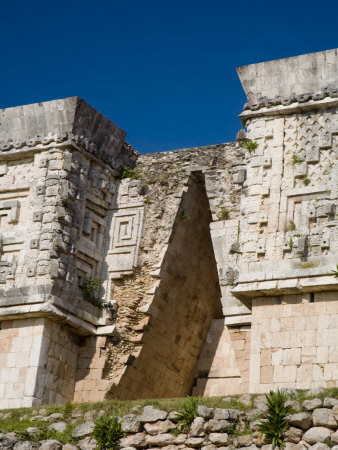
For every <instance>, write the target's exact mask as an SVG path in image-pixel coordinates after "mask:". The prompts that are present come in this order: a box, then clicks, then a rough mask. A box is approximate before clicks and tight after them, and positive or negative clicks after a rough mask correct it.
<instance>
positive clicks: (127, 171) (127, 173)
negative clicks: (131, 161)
mask: <svg viewBox="0 0 338 450" xmlns="http://www.w3.org/2000/svg"><path fill="white" fill-rule="evenodd" d="M120 178H121V180H123V179H124V178H132V179H134V180H137V179H138V178H139V175H137V174H136V173H135V172H134V170H133V169H132V168H131V167H128V166H123V169H122V172H121V175H120Z"/></svg>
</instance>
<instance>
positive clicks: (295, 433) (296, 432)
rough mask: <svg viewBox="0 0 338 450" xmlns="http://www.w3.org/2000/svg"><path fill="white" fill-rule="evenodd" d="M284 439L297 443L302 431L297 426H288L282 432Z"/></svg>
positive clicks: (300, 438)
mask: <svg viewBox="0 0 338 450" xmlns="http://www.w3.org/2000/svg"><path fill="white" fill-rule="evenodd" d="M284 436H285V439H286V440H287V441H288V442H292V443H294V444H298V442H300V441H301V440H302V436H303V431H302V430H300V429H299V428H295V427H290V428H289V429H288V430H287V431H286V432H285V433H284Z"/></svg>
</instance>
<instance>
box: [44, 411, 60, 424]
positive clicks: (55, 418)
mask: <svg viewBox="0 0 338 450" xmlns="http://www.w3.org/2000/svg"><path fill="white" fill-rule="evenodd" d="M46 419H47V420H48V421H49V422H51V421H53V420H58V419H63V414H61V413H53V414H50V415H49V416H47V417H46Z"/></svg>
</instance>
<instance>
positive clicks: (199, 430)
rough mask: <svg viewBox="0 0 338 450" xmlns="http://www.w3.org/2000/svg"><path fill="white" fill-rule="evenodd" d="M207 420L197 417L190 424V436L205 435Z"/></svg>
mask: <svg viewBox="0 0 338 450" xmlns="http://www.w3.org/2000/svg"><path fill="white" fill-rule="evenodd" d="M204 425H205V420H204V419H203V417H196V419H194V421H193V422H192V424H191V425H190V433H189V434H190V436H204V434H205V433H204Z"/></svg>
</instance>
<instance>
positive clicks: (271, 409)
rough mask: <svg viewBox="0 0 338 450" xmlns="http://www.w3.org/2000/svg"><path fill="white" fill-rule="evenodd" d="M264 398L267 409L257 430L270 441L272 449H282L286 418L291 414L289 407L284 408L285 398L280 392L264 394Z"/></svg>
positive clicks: (286, 424)
mask: <svg viewBox="0 0 338 450" xmlns="http://www.w3.org/2000/svg"><path fill="white" fill-rule="evenodd" d="M265 397H266V401H267V405H268V409H267V411H266V412H265V413H264V415H263V420H262V421H261V422H260V423H259V425H258V427H257V428H258V430H259V431H260V432H261V433H264V434H265V436H266V437H267V439H268V440H269V441H271V444H272V448H273V449H274V448H275V447H279V448H284V447H285V442H284V439H283V433H285V431H286V430H287V429H288V428H289V420H288V418H287V416H288V414H290V412H291V406H290V405H288V406H285V402H286V400H287V396H286V395H285V394H283V393H282V392H281V391H280V390H278V391H277V392H273V391H270V393H269V394H265Z"/></svg>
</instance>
